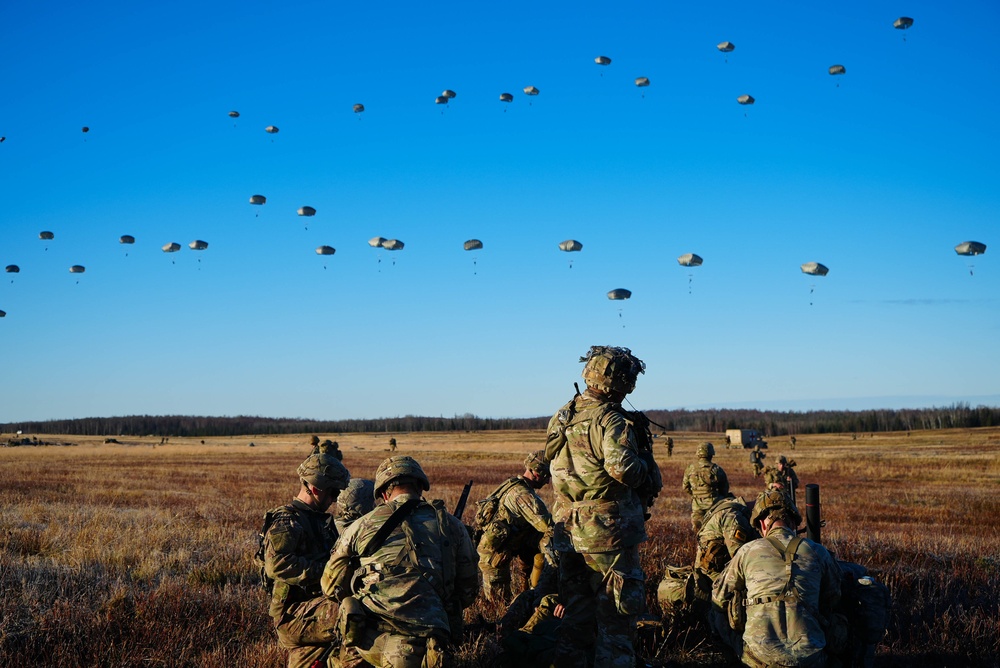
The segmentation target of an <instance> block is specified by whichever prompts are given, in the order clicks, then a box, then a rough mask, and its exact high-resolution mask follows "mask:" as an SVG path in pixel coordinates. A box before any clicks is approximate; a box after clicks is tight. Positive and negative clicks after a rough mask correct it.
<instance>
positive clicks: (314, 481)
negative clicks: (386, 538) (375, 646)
mask: <svg viewBox="0 0 1000 668" xmlns="http://www.w3.org/2000/svg"><path fill="white" fill-rule="evenodd" d="M298 475H299V480H300V482H301V485H300V488H299V493H298V495H297V496H296V497H295V498H294V499H293V500H292V502H291V503H290V504H288V505H286V506H281V507H279V508H275V509H273V510H271V511H270V512H268V513H267V514H266V515H265V518H264V531H263V534H264V538H263V552H264V554H263V561H264V576H265V577H266V578H267V579H268V580H269V586H270V588H271V605H270V608H269V610H268V612H269V613H270V615H271V619H272V620H273V621H274V625H275V629H276V630H277V632H278V642H279V644H280V645H281V646H282V647H284V648H285V649H287V650H289V652H288V666H289V668H307V667H308V666H311V665H312V664H313V662H314V661H315V660H316V659H318V658H319V657H320V656H321V655H322V654H323V652H324V650H325V649H326V646H328V645H330V644H331V643H333V642H335V641H336V639H337V631H336V621H337V614H338V611H339V605H338V604H337V602H336V601H334V600H332V599H329V598H327V597H325V596H323V595H322V591H321V590H320V576H321V575H322V574H323V567H324V566H325V565H326V561H327V559H328V558H329V556H330V549H331V548H332V547H333V544H334V543H335V542H336V540H337V530H336V528H335V527H334V525H333V518H332V517H330V515H328V514H327V512H326V511H327V510H328V509H329V508H330V506H331V505H332V504H333V502H334V501H335V500H336V499H337V496H338V495H339V494H340V491H341V490H343V489H344V488H346V487H347V485H348V481H349V480H350V478H351V476H350V474H349V473H348V472H347V469H345V468H344V465H343V464H341V463H340V461H339V460H337V459H336V458H334V457H333V456H331V455H328V454H312V455H309V457H308V458H306V460H305V461H304V462H302V464H301V465H300V466H299V468H298Z"/></svg>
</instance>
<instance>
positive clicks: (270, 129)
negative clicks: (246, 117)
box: [264, 125, 278, 135]
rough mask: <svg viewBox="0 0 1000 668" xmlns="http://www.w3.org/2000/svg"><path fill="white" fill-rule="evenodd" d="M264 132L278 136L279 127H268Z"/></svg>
mask: <svg viewBox="0 0 1000 668" xmlns="http://www.w3.org/2000/svg"><path fill="white" fill-rule="evenodd" d="M264 132H266V133H268V134H269V135H276V134H278V126H277V125H268V126H267V127H266V128H264Z"/></svg>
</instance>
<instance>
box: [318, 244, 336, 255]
mask: <svg viewBox="0 0 1000 668" xmlns="http://www.w3.org/2000/svg"><path fill="white" fill-rule="evenodd" d="M336 252H337V249H336V248H334V247H333V246H320V247H319V248H317V249H316V255H333V254H334V253H336Z"/></svg>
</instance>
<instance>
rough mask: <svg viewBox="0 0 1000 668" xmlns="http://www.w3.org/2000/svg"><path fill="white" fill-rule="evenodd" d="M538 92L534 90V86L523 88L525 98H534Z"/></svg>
mask: <svg viewBox="0 0 1000 668" xmlns="http://www.w3.org/2000/svg"><path fill="white" fill-rule="evenodd" d="M539 92H540V91H539V90H538V89H537V88H535V87H534V86H525V87H524V94H525V95H527V96H529V97H534V96H536V95H538V93H539ZM529 104H530V102H529Z"/></svg>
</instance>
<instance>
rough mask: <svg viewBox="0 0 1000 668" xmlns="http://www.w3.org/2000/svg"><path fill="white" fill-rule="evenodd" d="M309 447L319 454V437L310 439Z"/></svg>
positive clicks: (314, 436)
mask: <svg viewBox="0 0 1000 668" xmlns="http://www.w3.org/2000/svg"><path fill="white" fill-rule="evenodd" d="M309 445H311V446H312V447H313V452H314V453H316V452H319V436H317V435H316V434H313V435H312V438H310V439H309Z"/></svg>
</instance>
